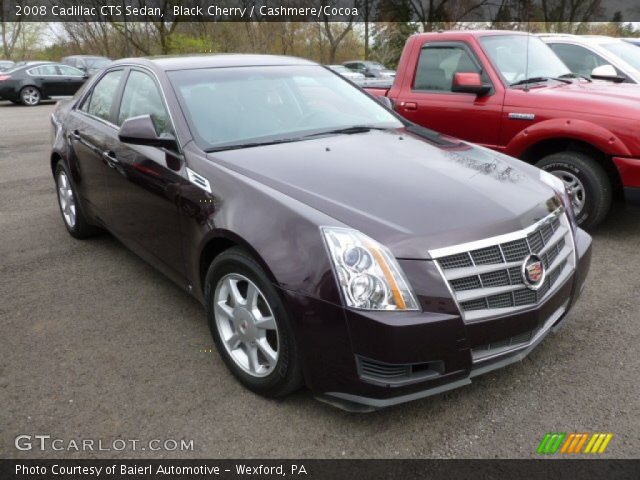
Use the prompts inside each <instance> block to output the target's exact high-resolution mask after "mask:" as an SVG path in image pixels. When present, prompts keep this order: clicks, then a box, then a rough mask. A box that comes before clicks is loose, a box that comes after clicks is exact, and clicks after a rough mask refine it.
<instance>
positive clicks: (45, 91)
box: [27, 65, 64, 97]
mask: <svg viewBox="0 0 640 480" xmlns="http://www.w3.org/2000/svg"><path fill="white" fill-rule="evenodd" d="M27 74H28V75H29V76H30V77H31V78H33V79H34V80H35V84H36V86H38V88H39V89H40V92H41V93H42V96H43V97H55V96H59V95H63V94H62V93H60V92H61V91H63V90H64V85H63V82H62V80H61V77H60V74H59V73H58V69H57V68H56V66H55V65H41V66H39V67H33V68H30V69H29V70H27Z"/></svg>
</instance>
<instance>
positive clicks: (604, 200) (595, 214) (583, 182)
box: [536, 152, 613, 230]
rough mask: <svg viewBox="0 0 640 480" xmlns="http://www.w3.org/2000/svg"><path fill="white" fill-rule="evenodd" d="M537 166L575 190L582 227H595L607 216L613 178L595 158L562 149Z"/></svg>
mask: <svg viewBox="0 0 640 480" xmlns="http://www.w3.org/2000/svg"><path fill="white" fill-rule="evenodd" d="M536 166H537V167H539V168H541V169H543V170H546V171H547V172H549V173H552V174H554V175H556V176H557V177H559V178H560V179H562V181H563V182H564V183H565V185H567V186H568V188H569V189H570V190H573V195H574V197H575V200H574V210H575V213H576V221H577V222H578V225H579V226H580V227H581V228H584V229H585V230H590V229H593V228H595V227H596V226H597V225H598V224H600V222H602V220H604V218H605V217H606V216H607V214H608V213H609V210H610V209H611V202H612V199H613V193H612V186H611V181H610V179H609V175H607V172H606V171H605V170H604V168H602V166H601V165H600V164H598V162H597V161H596V160H595V159H593V158H591V157H590V156H589V155H586V154H584V153H580V152H559V153H554V154H551V155H549V156H547V157H544V158H543V159H542V160H540V161H539V162H538V163H536ZM570 185H573V187H572V186H570ZM574 187H575V188H574Z"/></svg>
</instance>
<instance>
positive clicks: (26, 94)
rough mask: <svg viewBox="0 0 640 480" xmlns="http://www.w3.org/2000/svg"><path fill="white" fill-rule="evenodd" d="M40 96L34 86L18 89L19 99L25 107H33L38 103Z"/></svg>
mask: <svg viewBox="0 0 640 480" xmlns="http://www.w3.org/2000/svg"><path fill="white" fill-rule="evenodd" d="M41 99H42V96H41V95H40V90H38V89H37V88H36V87H24V88H23V89H22V90H20V101H21V102H22V104H23V105H26V106H27V107H34V106H36V105H38V104H39V103H40V100H41Z"/></svg>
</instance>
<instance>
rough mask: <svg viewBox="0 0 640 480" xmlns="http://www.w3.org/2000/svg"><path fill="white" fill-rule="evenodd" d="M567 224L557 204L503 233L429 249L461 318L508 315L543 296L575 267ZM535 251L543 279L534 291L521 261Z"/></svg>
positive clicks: (542, 298) (534, 303)
mask: <svg viewBox="0 0 640 480" xmlns="http://www.w3.org/2000/svg"><path fill="white" fill-rule="evenodd" d="M573 250H574V247H573V237H572V234H571V227H570V224H569V220H568V219H567V216H566V215H564V211H563V209H562V208H559V209H558V210H556V211H555V212H553V213H552V214H550V215H548V216H547V217H546V218H544V219H542V220H540V221H539V222H537V223H536V224H534V225H532V226H530V227H529V228H526V229H524V230H520V231H518V232H513V233H511V234H507V235H500V236H497V237H493V238H489V239H485V240H481V241H478V242H471V243H469V244H464V245H458V246H454V247H447V248H443V249H438V250H434V251H432V252H430V254H431V256H432V258H433V259H434V260H435V261H436V262H437V264H438V266H439V267H440V271H441V273H442V275H443V276H444V278H445V280H446V281H447V282H448V283H449V286H450V287H451V290H452V293H453V295H454V297H455V299H456V301H457V303H458V305H459V307H460V310H461V313H462V315H463V318H464V319H465V321H467V322H470V321H477V320H481V319H483V318H487V317H490V316H495V315H502V314H509V313H511V311H512V310H522V309H526V308H529V307H531V306H533V305H536V304H538V303H540V302H542V301H543V300H544V298H545V297H546V296H547V294H549V293H551V292H552V291H553V290H554V288H557V287H558V286H559V285H560V284H561V283H562V282H561V281H559V279H560V280H564V279H565V278H566V277H568V276H569V275H570V273H571V271H572V270H573V269H574V268H575V265H574V262H575V260H574V252H573ZM531 254H536V255H538V256H539V257H540V259H541V260H542V263H543V264H544V267H545V271H546V277H545V280H544V281H543V283H542V285H541V286H540V287H539V288H538V289H537V290H533V289H530V288H529V287H528V286H527V285H525V282H524V279H523V277H522V266H523V262H524V260H525V259H526V258H527V257H528V256H529V255H531Z"/></svg>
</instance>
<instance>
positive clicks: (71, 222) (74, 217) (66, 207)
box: [55, 161, 100, 238]
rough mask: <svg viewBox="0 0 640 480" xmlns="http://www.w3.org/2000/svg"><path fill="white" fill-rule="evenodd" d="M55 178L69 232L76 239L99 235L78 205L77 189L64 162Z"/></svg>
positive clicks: (63, 217) (59, 200) (59, 163)
mask: <svg viewBox="0 0 640 480" xmlns="http://www.w3.org/2000/svg"><path fill="white" fill-rule="evenodd" d="M55 177H56V191H57V195H58V205H59V206H60V213H61V215H62V221H63V222H64V226H65V227H66V228H67V231H68V232H69V233H70V234H71V236H73V237H75V238H87V237H91V236H93V235H95V234H96V233H98V232H99V231H100V229H98V228H97V227H94V226H93V225H91V224H89V222H88V221H87V219H86V217H85V216H84V214H83V212H82V209H81V208H80V205H79V204H78V196H77V194H76V189H75V186H74V184H73V182H72V180H71V175H70V174H69V171H68V170H67V166H66V165H65V164H64V162H62V161H59V162H58V163H57V165H56V170H55Z"/></svg>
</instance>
